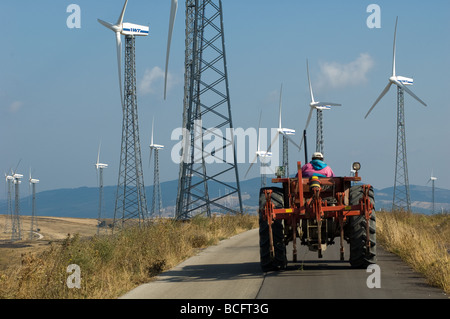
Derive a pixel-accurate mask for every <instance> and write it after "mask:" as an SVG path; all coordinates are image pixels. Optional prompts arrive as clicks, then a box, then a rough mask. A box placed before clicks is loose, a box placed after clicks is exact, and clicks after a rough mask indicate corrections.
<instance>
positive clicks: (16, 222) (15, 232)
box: [11, 172, 23, 241]
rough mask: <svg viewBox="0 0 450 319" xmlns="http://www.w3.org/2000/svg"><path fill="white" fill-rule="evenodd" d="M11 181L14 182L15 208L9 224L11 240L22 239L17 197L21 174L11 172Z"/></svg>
mask: <svg viewBox="0 0 450 319" xmlns="http://www.w3.org/2000/svg"><path fill="white" fill-rule="evenodd" d="M12 177H13V183H14V188H15V192H14V196H15V208H14V215H13V219H12V226H11V240H12V241H16V240H21V239H22V225H21V222H20V199H19V185H20V184H21V183H22V181H21V179H22V178H23V175H22V174H17V173H16V172H14V173H13V175H12Z"/></svg>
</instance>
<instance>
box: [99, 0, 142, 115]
mask: <svg viewBox="0 0 450 319" xmlns="http://www.w3.org/2000/svg"><path fill="white" fill-rule="evenodd" d="M127 4H128V0H126V1H125V4H124V6H123V9H122V13H121V14H120V16H119V19H118V20H117V22H116V24H111V23H109V22H106V21H103V20H101V19H97V21H98V22H99V23H101V24H102V25H103V26H105V27H107V28H108V29H110V30H112V31H113V32H114V33H115V34H116V50H117V67H118V71H119V86H120V101H121V103H122V107H124V100H123V87H122V85H123V84H122V35H125V36H127V35H132V36H147V35H148V34H149V30H150V28H149V27H148V26H142V25H138V24H133V23H128V22H125V23H124V22H123V17H124V15H125V11H126V9H127Z"/></svg>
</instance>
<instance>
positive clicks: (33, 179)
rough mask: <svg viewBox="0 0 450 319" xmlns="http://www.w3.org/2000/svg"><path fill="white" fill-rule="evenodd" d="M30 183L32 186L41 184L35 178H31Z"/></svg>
mask: <svg viewBox="0 0 450 319" xmlns="http://www.w3.org/2000/svg"><path fill="white" fill-rule="evenodd" d="M30 183H31V184H37V183H39V180H38V179H35V178H30Z"/></svg>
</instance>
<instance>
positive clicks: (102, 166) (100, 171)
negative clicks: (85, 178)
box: [95, 143, 108, 235]
mask: <svg viewBox="0 0 450 319" xmlns="http://www.w3.org/2000/svg"><path fill="white" fill-rule="evenodd" d="M100 148H101V143H100V145H99V146H98V153H97V163H95V168H96V169H97V172H98V185H99V187H98V196H99V199H98V217H97V235H100V227H102V226H104V223H103V169H105V168H108V164H104V163H100Z"/></svg>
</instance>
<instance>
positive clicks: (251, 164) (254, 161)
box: [244, 155, 258, 178]
mask: <svg viewBox="0 0 450 319" xmlns="http://www.w3.org/2000/svg"><path fill="white" fill-rule="evenodd" d="M257 159H258V155H255V158H254V159H253V161H252V162H251V163H250V166H249V168H248V170H247V172H246V173H245V176H244V178H247V175H248V172H250V169H251V168H252V166H253V164H255V163H256V160H257Z"/></svg>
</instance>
